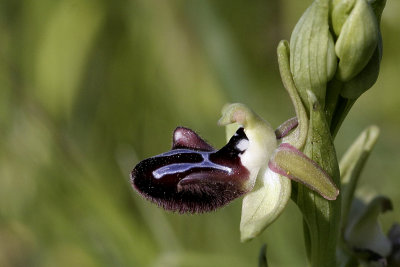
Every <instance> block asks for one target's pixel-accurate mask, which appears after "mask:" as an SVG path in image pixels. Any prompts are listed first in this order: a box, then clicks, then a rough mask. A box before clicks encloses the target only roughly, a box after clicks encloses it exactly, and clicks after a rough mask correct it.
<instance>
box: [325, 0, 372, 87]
mask: <svg viewBox="0 0 400 267" xmlns="http://www.w3.org/2000/svg"><path fill="white" fill-rule="evenodd" d="M332 25H333V29H334V31H335V34H336V35H337V36H338V38H337V41H336V44H335V51H336V55H337V56H338V58H339V65H338V71H337V77H338V79H339V80H341V81H343V82H347V81H350V80H351V79H352V78H354V77H355V76H356V75H357V74H359V73H360V72H361V70H362V69H364V67H365V66H366V65H367V63H368V62H369V61H370V59H371V57H372V55H373V53H374V51H375V49H376V47H377V44H378V41H379V26H378V21H377V18H376V15H375V14H374V11H373V9H372V7H371V6H370V5H369V4H368V3H367V2H366V0H355V1H354V0H342V1H340V0H337V1H334V3H333V11H332Z"/></svg>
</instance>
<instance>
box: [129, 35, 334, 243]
mask: <svg viewBox="0 0 400 267" xmlns="http://www.w3.org/2000/svg"><path fill="white" fill-rule="evenodd" d="M280 49H281V50H280V51H281V53H283V54H282V59H284V60H282V62H281V72H282V75H283V76H285V75H287V77H291V76H290V74H289V72H290V70H289V68H288V65H285V64H288V55H287V54H286V56H285V54H284V53H285V51H287V44H285V43H284V42H283V43H282V44H281V45H280ZM278 51H279V50H278ZM278 54H279V53H278ZM286 80H287V79H286ZM285 86H286V87H287V89H288V92H289V95H290V96H291V98H292V101H293V103H294V106H295V110H296V114H297V117H298V118H299V119H297V118H294V119H290V120H288V121H287V122H285V123H284V124H282V125H281V126H280V127H279V128H278V129H277V130H276V131H274V130H273V129H272V127H271V126H270V125H269V123H267V122H266V121H264V120H263V119H262V118H260V117H259V116H258V115H257V114H255V113H254V112H253V111H252V110H251V109H249V108H248V107H246V106H245V105H243V104H238V103H236V104H230V105H227V106H226V107H224V109H223V111H222V113H223V115H222V118H221V119H220V120H219V122H218V123H219V124H220V125H229V124H233V123H234V124H235V125H234V127H236V126H237V128H238V129H235V132H234V133H233V132H232V133H231V134H230V137H229V140H228V143H227V144H226V145H225V146H223V147H222V148H221V149H219V150H215V149H214V148H213V147H212V146H211V145H209V144H208V143H207V142H205V141H204V140H203V139H202V138H201V137H200V136H199V135H198V134H196V133H195V132H194V131H192V130H190V129H188V128H184V127H178V128H177V129H176V130H175V131H174V133H173V142H172V150H171V151H168V152H166V153H163V154H160V155H157V156H154V157H151V158H148V159H145V160H143V161H141V162H140V163H139V164H137V165H136V167H135V168H134V169H133V171H132V172H131V182H132V185H133V187H134V188H135V189H136V190H137V191H138V192H139V193H140V194H141V195H143V196H144V197H145V198H147V199H148V200H150V201H152V202H155V203H156V204H158V205H159V206H161V207H163V208H164V209H166V210H172V211H178V212H181V213H185V212H190V213H201V212H208V211H212V210H215V209H217V208H219V207H221V206H224V205H226V204H227V203H229V202H230V201H232V200H233V199H235V198H238V197H240V196H242V195H244V194H246V193H248V194H247V195H246V196H245V197H244V199H243V211H242V222H241V232H242V240H243V241H245V240H249V239H251V238H253V237H255V236H256V235H258V234H259V233H260V232H261V231H262V230H263V229H264V228H265V227H266V226H268V225H269V224H270V223H271V222H272V221H274V220H275V219H276V218H277V217H278V216H279V214H280V213H281V212H282V210H283V208H284V207H285V206H286V203H287V202H288V200H289V198H290V195H291V181H290V180H294V181H297V182H301V183H303V184H304V185H306V186H307V187H309V188H310V189H312V190H314V191H316V192H318V193H319V194H320V195H321V196H323V197H324V198H325V199H328V200H334V199H336V197H337V195H338V194H339V191H338V189H337V187H336V186H335V184H334V183H333V182H332V180H331V178H330V177H329V175H328V174H327V173H326V172H325V171H324V170H323V169H322V168H321V167H320V166H318V164H317V163H315V162H314V161H312V160H311V159H309V158H308V157H307V156H306V155H305V154H304V153H302V152H301V151H300V150H299V149H301V147H302V146H303V145H304V143H305V137H306V135H307V132H306V131H307V115H306V112H305V110H304V107H303V104H302V103H301V100H300V96H299V95H298V93H297V91H296V90H295V88H294V85H293V81H292V80H290V79H289V81H286V83H285ZM309 93H310V98H313V95H312V93H311V92H309ZM314 99H315V96H314ZM228 129H232V127H229V128H228ZM229 131H230V130H229ZM288 178H289V179H288ZM249 192H250V193H249Z"/></svg>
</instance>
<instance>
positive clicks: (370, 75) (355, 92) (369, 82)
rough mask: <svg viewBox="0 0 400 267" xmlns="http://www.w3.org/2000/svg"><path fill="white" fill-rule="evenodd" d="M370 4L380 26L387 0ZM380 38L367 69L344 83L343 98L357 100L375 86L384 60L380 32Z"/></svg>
mask: <svg viewBox="0 0 400 267" xmlns="http://www.w3.org/2000/svg"><path fill="white" fill-rule="evenodd" d="M368 3H370V5H371V8H372V10H373V12H374V13H375V16H376V18H377V22H378V25H379V24H380V20H381V15H382V11H383V8H384V7H385V4H386V0H369V1H368ZM378 38H379V39H378V46H377V47H376V48H375V51H374V53H373V55H372V57H371V59H370V60H369V62H368V64H367V65H366V66H365V68H364V69H363V70H362V71H361V72H360V73H359V74H357V75H356V76H355V77H354V78H352V79H351V80H350V81H348V82H346V83H344V85H343V88H342V90H341V92H340V95H341V96H342V97H344V98H348V99H357V98H358V97H359V96H360V95H362V94H363V93H364V92H365V91H367V90H368V89H369V88H371V87H372V86H373V85H374V84H375V82H376V80H377V79H378V75H379V68H380V64H381V59H382V37H381V34H380V32H379V34H378Z"/></svg>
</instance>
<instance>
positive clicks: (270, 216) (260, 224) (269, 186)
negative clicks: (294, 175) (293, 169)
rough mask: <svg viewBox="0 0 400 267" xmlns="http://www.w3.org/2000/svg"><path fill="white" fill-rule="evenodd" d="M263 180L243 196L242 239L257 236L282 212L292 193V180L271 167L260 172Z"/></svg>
mask: <svg viewBox="0 0 400 267" xmlns="http://www.w3.org/2000/svg"><path fill="white" fill-rule="evenodd" d="M259 176H261V177H259V178H262V179H261V181H258V182H257V183H256V186H255V187H254V189H253V191H252V192H250V193H248V194H247V195H246V196H245V197H244V198H243V204H242V218H241V221H240V239H241V241H242V242H245V241H249V240H251V239H253V238H255V237H257V236H258V235H259V234H260V233H261V232H262V231H263V230H264V229H265V228H266V227H267V226H268V225H270V224H271V223H272V222H273V221H275V220H276V219H277V218H278V217H279V215H280V214H281V213H282V211H283V209H284V208H285V206H286V204H287V202H288V201H289V199H290V194H291V188H292V187H291V181H290V180H289V179H288V178H286V177H284V176H282V175H279V174H278V173H275V172H273V171H271V170H270V169H269V168H267V169H266V170H264V171H262V172H260V175H259Z"/></svg>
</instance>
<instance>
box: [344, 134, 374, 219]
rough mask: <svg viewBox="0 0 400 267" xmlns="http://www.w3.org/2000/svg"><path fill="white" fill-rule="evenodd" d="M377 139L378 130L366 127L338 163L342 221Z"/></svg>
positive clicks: (345, 217)
mask: <svg viewBox="0 0 400 267" xmlns="http://www.w3.org/2000/svg"><path fill="white" fill-rule="evenodd" d="M378 137H379V128H378V127H376V126H370V127H368V128H367V129H365V130H364V131H363V132H362V133H361V134H360V135H359V136H358V137H357V139H356V141H354V143H353V144H352V145H351V147H350V148H349V149H348V150H347V152H346V153H345V154H344V156H343V157H342V159H341V161H340V164H339V166H340V173H341V182H342V199H343V200H342V216H343V221H346V220H347V216H348V212H349V209H350V206H351V202H352V200H353V196H354V192H355V189H356V186H357V183H358V179H359V177H360V174H361V171H362V170H363V168H364V166H365V163H366V161H367V159H368V157H369V154H370V153H371V151H372V149H373V147H374V146H375V143H376V141H377V139H378Z"/></svg>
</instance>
